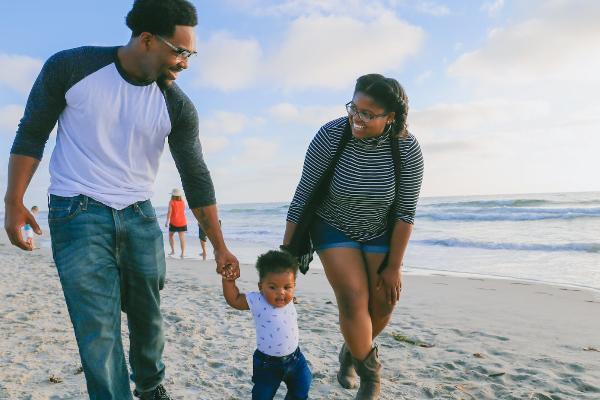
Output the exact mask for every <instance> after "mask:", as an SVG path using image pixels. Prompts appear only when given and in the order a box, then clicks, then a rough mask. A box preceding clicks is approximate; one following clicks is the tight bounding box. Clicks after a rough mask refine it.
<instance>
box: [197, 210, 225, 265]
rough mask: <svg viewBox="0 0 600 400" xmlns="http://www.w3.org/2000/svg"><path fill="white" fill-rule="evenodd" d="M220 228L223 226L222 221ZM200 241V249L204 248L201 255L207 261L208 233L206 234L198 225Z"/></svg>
mask: <svg viewBox="0 0 600 400" xmlns="http://www.w3.org/2000/svg"><path fill="white" fill-rule="evenodd" d="M219 226H221V220H219ZM198 239H200V247H201V248H202V253H200V255H201V256H202V259H203V260H206V232H204V229H202V225H200V224H198Z"/></svg>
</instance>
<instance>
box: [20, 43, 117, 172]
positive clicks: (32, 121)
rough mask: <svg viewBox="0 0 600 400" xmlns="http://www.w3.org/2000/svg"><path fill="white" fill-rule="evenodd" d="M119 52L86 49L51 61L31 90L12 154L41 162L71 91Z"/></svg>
mask: <svg viewBox="0 0 600 400" xmlns="http://www.w3.org/2000/svg"><path fill="white" fill-rule="evenodd" d="M116 52H117V47H94V46H84V47H78V48H75V49H69V50H63V51H61V52H58V53H56V54H54V55H53V56H52V57H50V58H49V59H48V60H47V61H46V63H45V64H44V66H43V67H42V70H41V72H40V74H39V75H38V77H37V79H36V80H35V83H34V84H33V87H32V88H31V92H30V93H29V98H28V99H27V105H26V106H25V113H24V115H23V118H22V119H21V122H20V123H19V128H18V129H17V135H16V137H15V140H14V142H13V146H12V149H11V151H10V152H11V153H12V154H19V155H24V156H30V157H33V158H37V159H38V160H41V159H42V155H43V154H44V147H45V146H46V142H47V141H48V137H49V136H50V132H52V128H54V125H56V121H58V118H59V116H60V114H61V113H62V111H63V110H64V109H65V107H66V106H67V101H66V99H65V95H66V93H67V91H68V90H69V89H70V88H71V87H72V86H73V85H74V84H75V83H77V82H79V81H80V80H81V79H83V78H85V77H86V76H87V75H89V74H91V73H93V72H94V71H97V70H99V69H100V68H102V67H104V66H106V65H108V64H110V63H112V62H114V61H115V59H116Z"/></svg>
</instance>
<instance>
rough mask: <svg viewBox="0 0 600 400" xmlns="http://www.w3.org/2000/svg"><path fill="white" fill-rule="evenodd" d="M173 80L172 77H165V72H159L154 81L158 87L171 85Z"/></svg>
mask: <svg viewBox="0 0 600 400" xmlns="http://www.w3.org/2000/svg"><path fill="white" fill-rule="evenodd" d="M173 82H174V81H173V80H172V79H168V78H167V74H161V75H159V77H158V78H156V83H157V84H158V86H160V87H166V86H171V85H172V84H173Z"/></svg>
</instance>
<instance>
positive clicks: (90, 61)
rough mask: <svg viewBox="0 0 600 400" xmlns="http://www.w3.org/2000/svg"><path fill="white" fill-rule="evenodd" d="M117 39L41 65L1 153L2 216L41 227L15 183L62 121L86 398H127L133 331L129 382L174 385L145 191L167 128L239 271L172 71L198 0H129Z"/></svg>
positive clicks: (192, 191)
mask: <svg viewBox="0 0 600 400" xmlns="http://www.w3.org/2000/svg"><path fill="white" fill-rule="evenodd" d="M126 22H127V26H128V27H129V28H131V30H132V36H131V38H130V40H129V43H128V44H127V45H125V46H123V47H113V48H103V47H81V48H77V49H72V50H66V51H62V52H59V53H57V54H55V55H54V56H52V57H51V58H50V59H49V60H48V61H47V62H46V63H45V65H44V67H43V69H42V71H41V73H40V75H39V76H38V78H37V80H36V82H35V84H34V86H33V88H32V90H31V93H30V95H29V99H28V101H27V106H26V109H25V114H24V116H23V118H22V120H21V123H20V125H19V128H18V131H17V135H16V138H15V141H14V144H13V147H12V150H11V156H10V161H9V176H8V188H7V192H6V196H5V199H4V201H5V210H6V218H5V229H6V231H7V233H8V236H9V238H10V241H11V242H12V243H13V244H14V245H15V246H18V247H20V248H21V249H24V250H31V246H29V245H28V244H27V243H26V242H25V241H23V238H22V236H21V233H20V228H21V227H22V226H23V225H24V224H30V225H31V226H32V227H33V229H34V231H35V232H36V233H37V234H40V233H41V230H40V228H39V226H38V224H37V223H36V221H35V218H34V217H33V215H32V214H31V213H30V212H29V211H28V210H27V208H25V206H24V205H23V196H24V193H25V191H26V189H27V186H28V184H29V182H30V180H31V177H32V176H33V174H34V172H35V169H36V167H37V166H38V164H39V160H40V159H41V157H42V154H43V150H44V146H45V143H46V141H47V139H48V136H49V134H50V131H51V130H52V128H53V126H54V125H55V123H56V122H57V121H58V134H57V140H56V147H55V148H54V151H53V153H52V157H51V161H50V177H51V179H50V188H49V190H48V192H49V195H50V197H49V213H48V221H49V226H50V233H51V238H52V250H53V255H54V259H55V262H56V267H57V269H58V273H59V277H60V281H61V285H62V288H63V292H64V296H65V300H66V302H67V308H68V310H69V315H70V317H71V322H72V323H73V328H74V331H75V337H76V339H77V344H78V346H79V353H80V356H81V361H82V365H83V370H84V372H85V377H86V380H87V388H88V393H89V396H90V398H91V399H102V400H106V399H118V400H123V399H132V396H131V391H130V386H129V378H128V370H127V365H126V362H125V357H124V354H123V346H122V341H121V315H120V311H121V310H122V311H123V312H125V313H126V314H127V323H128V328H129V336H130V349H129V363H130V365H131V371H132V373H131V379H132V380H133V381H134V383H135V391H134V394H135V395H136V396H137V397H140V398H142V399H153V400H158V399H170V397H169V395H168V394H167V392H166V391H165V389H164V387H163V385H162V384H161V382H162V380H163V377H164V371H165V367H164V365H163V362H162V351H163V347H164V336H163V327H162V316H161V313H160V294H159V290H160V289H162V287H163V285H164V280H165V257H164V247H163V246H164V245H163V238H162V232H161V231H160V228H159V225H158V222H157V219H156V214H155V212H154V209H153V207H152V205H151V204H150V201H149V200H148V199H149V198H150V197H151V196H152V187H153V184H154V180H155V177H156V171H157V169H158V164H159V158H160V155H161V153H162V151H163V148H164V144H165V139H166V140H168V142H169V147H170V150H171V153H172V155H173V159H174V160H175V164H176V165H177V168H178V171H179V174H180V176H181V180H182V183H183V187H184V190H185V193H186V196H187V199H188V203H189V206H190V208H191V209H192V210H193V213H194V215H195V216H196V218H197V219H198V222H199V223H200V224H201V226H202V227H203V229H204V231H205V232H206V233H207V235H208V238H209V239H210V241H211V242H212V244H213V247H214V249H215V259H216V262H217V272H219V273H226V272H225V271H226V270H225V267H226V266H228V267H227V271H229V273H232V274H233V275H239V264H238V261H237V259H236V258H235V256H234V255H233V254H231V253H230V252H229V250H228V249H227V246H226V245H225V243H224V240H223V235H222V233H221V229H220V226H219V222H218V221H219V218H218V214H217V207H216V200H215V197H214V189H213V184H212V181H211V178H210V174H209V171H208V169H207V168H206V165H205V163H204V161H203V158H202V151H201V146H200V142H199V139H198V120H197V114H196V110H195V108H194V106H193V104H192V102H191V101H190V100H189V99H188V98H187V97H186V96H185V94H184V93H183V92H182V91H181V89H179V87H178V86H177V85H176V84H175V83H174V82H173V81H174V80H175V79H176V78H177V75H178V73H179V72H181V71H183V70H185V69H186V68H187V67H188V61H189V60H188V59H189V58H190V57H191V56H192V55H194V54H195V53H196V52H195V51H194V48H195V34H194V29H193V27H194V26H195V25H196V24H197V15H196V10H195V8H194V6H192V5H191V4H190V3H189V2H188V1H186V0H136V1H135V3H134V5H133V8H132V10H131V11H130V12H129V14H128V15H127V19H126Z"/></svg>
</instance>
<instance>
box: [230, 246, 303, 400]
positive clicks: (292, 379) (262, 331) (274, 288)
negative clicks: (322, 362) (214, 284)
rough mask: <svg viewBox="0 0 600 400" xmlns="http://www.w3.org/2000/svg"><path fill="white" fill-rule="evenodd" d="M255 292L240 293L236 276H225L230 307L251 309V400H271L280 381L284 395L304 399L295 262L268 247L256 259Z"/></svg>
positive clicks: (287, 397)
mask: <svg viewBox="0 0 600 400" xmlns="http://www.w3.org/2000/svg"><path fill="white" fill-rule="evenodd" d="M256 269H257V270H258V276H259V281H258V290H259V291H258V292H250V293H246V294H244V293H240V290H239V289H238V287H237V285H236V284H235V279H236V278H227V277H225V276H224V277H223V278H222V282H223V296H224V297H225V300H226V301H227V304H229V305H230V306H231V307H233V308H235V309H237V310H250V311H251V312H252V318H253V319H254V325H255V328H256V350H255V351H254V355H253V368H252V382H254V387H253V388H252V399H253V400H270V399H272V398H273V397H274V396H275V394H276V393H277V389H278V388H279V386H280V385H281V382H285V384H286V386H287V395H286V396H285V398H286V399H290V400H292V399H294V400H296V399H298V400H300V399H308V391H309V389H310V383H311V381H312V374H311V372H310V369H309V367H308V364H307V362H306V359H305V358H304V355H303V354H302V352H301V351H300V347H298V342H299V335H298V320H297V314H296V308H295V307H294V303H293V302H292V298H293V297H294V292H295V290H296V274H297V272H298V265H297V264H296V260H295V259H294V258H293V257H292V256H291V255H290V254H288V253H285V252H282V251H275V250H272V251H269V252H267V253H265V254H263V255H261V256H260V257H258V260H257V261H256Z"/></svg>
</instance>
